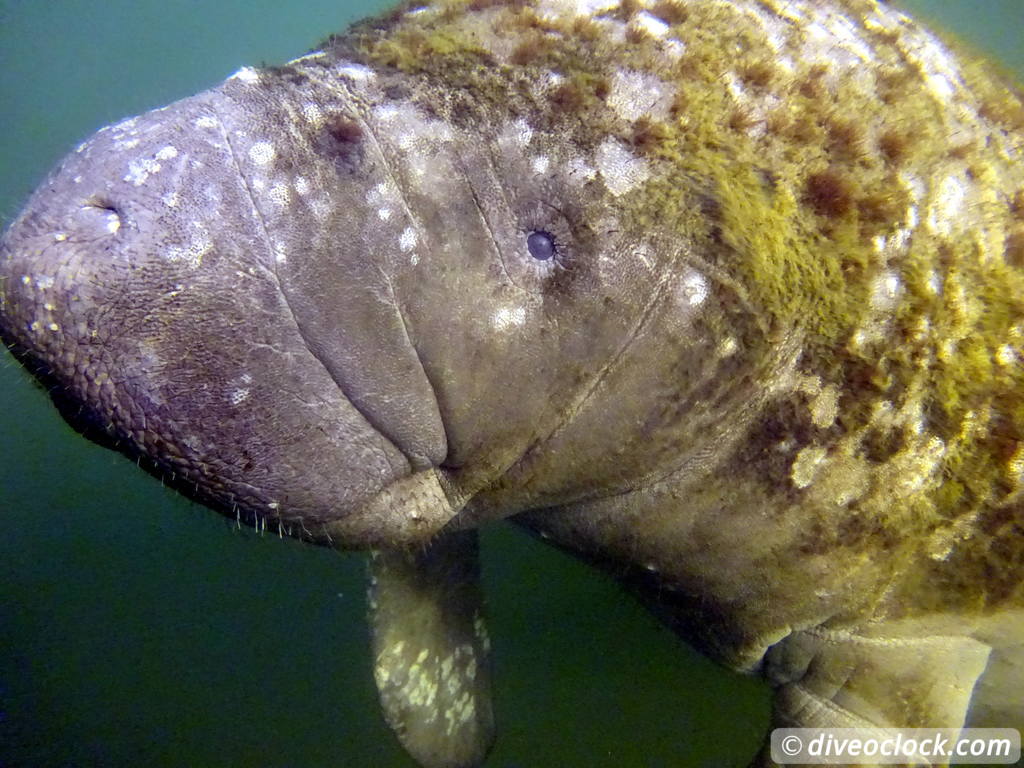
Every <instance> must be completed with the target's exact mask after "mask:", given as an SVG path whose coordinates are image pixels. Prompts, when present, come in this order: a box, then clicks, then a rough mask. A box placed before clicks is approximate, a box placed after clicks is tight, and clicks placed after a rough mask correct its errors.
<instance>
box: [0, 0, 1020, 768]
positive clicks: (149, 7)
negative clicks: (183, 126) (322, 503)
mask: <svg viewBox="0 0 1024 768" xmlns="http://www.w3.org/2000/svg"><path fill="white" fill-rule="evenodd" d="M906 5H908V6H910V7H912V8H914V9H916V10H924V11H926V12H927V13H928V14H929V15H930V16H931V17H932V18H933V19H936V20H937V21H938V22H940V23H943V22H944V23H946V24H947V25H948V26H949V27H950V28H952V29H955V30H956V31H957V32H958V33H959V34H960V35H961V36H963V37H964V38H966V39H968V40H971V41H972V42H973V44H974V45H975V46H976V47H978V48H979V49H984V50H988V51H990V52H992V53H993V54H995V55H998V56H1000V57H1001V58H1002V59H1003V60H1004V61H1005V62H1006V63H1007V64H1009V65H1010V66H1013V67H1015V68H1016V69H1017V71H1018V72H1022V73H1024V53H1022V51H1021V50H1020V47H1019V36H1020V34H1021V33H1020V30H1021V29H1022V28H1024V3H1022V2H1021V0H1003V2H994V1H992V0H988V2H985V3H984V4H979V3H973V2H972V3H968V2H946V3H938V2H931V3H925V2H924V0H916V1H915V2H910V0H908V2H907V3H906ZM379 7H380V4H379V3H378V4H375V3H370V2H364V3H344V2H338V0H301V1H300V2H290V3H277V2H275V3H272V2H241V1H240V0H230V1H227V0H221V1H219V2H216V3H202V2H198V1H194V2H187V1H186V0H159V1H157V0H144V1H143V0H139V1H137V2H127V1H126V0H118V1H115V2H106V3H96V2H84V1H73V0H64V1H60V2H57V1H51V2H29V0H23V1H21V0H8V1H6V2H4V1H3V0H0V122H2V125H3V126H4V144H3V149H2V150H0V217H2V219H3V220H8V219H9V218H10V217H11V216H12V215H13V214H14V213H15V212H16V210H17V208H18V206H19V205H20V203H21V202H22V201H23V200H24V198H25V197H26V196H27V194H28V193H29V192H30V191H31V189H32V188H33V187H34V186H35V185H36V184H37V183H38V182H39V181H40V179H41V177H42V175H43V173H44V172H45V171H46V170H47V169H48V168H49V167H50V166H51V165H52V164H53V163H54V162H55V161H56V160H57V159H58V158H59V157H60V156H61V155H62V154H64V152H66V151H67V150H68V149H69V148H70V147H71V146H73V145H74V144H75V143H76V142H77V141H79V140H81V139H82V138H84V137H85V136H87V135H88V134H89V133H90V132H91V131H93V130H94V129H96V128H98V127H99V126H101V125H103V124H105V123H108V122H111V121H113V120H116V119H118V118H121V117H124V116H126V115H130V114H135V113H137V112H140V111H143V110H145V109H148V108H151V107H154V106H159V105H161V104H164V103H166V102H168V101H171V100H173V99H176V98H179V97H182V96H186V95H190V94H192V93H194V92H195V91H197V90H200V89H202V88H204V87H207V86H210V85H213V84H215V83H216V82H218V81H219V80H221V79H222V78H223V77H224V76H226V75H228V74H230V73H231V72H233V71H234V70H236V69H237V68H238V67H239V66H241V65H242V64H247V63H248V64H252V63H257V64H258V63H261V62H267V63H278V62H282V61H284V60H287V59H288V58H291V57H293V56H295V55H298V54H300V53H302V52H303V51H305V50H306V49H307V48H308V47H309V46H310V45H312V44H313V43H315V42H316V41H317V40H318V39H320V38H321V37H322V36H324V35H325V34H326V33H328V32H331V31H334V30H338V29H340V28H342V27H343V26H344V25H345V24H346V23H347V22H348V21H351V20H353V19H355V18H358V17H360V16H362V15H365V14H367V13H370V12H372V11H374V10H375V9H376V8H379ZM0 403H2V404H3V409H2V411H0V525H2V528H0V766H46V767H49V766H115V767H120V766H351V767H352V768H363V767H367V768H369V767H377V766H382V767H383V766H396V767H400V766H406V767H409V768H411V766H412V763H411V761H410V760H409V759H408V758H406V757H405V755H404V754H403V753H402V751H401V750H400V749H399V748H398V746H397V744H396V742H395V741H394V739H393V737H392V736H391V735H390V733H389V732H388V730H387V729H386V727H385V725H384V723H383V722H382V720H381V719H380V716H379V715H378V711H377V707H376V699H375V693H374V689H373V685H372V679H371V676H370V660H369V652H368V643H367V636H366V629H365V627H364V622H363V616H364V612H365V605H364V599H363V565H362V561H361V559H360V558H359V557H357V556H343V555H339V554H336V553H333V552H328V551H324V550H320V549H315V548H312V547H306V546H303V545H300V544H297V543H294V542H290V541H281V540H278V539H277V538H276V537H273V536H267V537H265V538H260V537H258V536H256V535H254V534H253V533H251V532H248V531H237V530H235V529H234V527H233V526H231V525H228V524H227V523H225V522H224V521H222V520H221V519H220V518H219V517H217V516H215V515H213V514H211V513H209V512H207V511H206V510H204V509H201V508H199V507H196V506H194V505H192V504H190V503H188V502H186V501H185V500H183V499H181V498H179V497H178V496H176V495H175V494H173V493H171V492H169V491H167V490H165V489H162V488H161V487H160V485H159V483H157V482H156V481H155V480H153V479H151V478H150V477H148V476H146V475H144V474H143V473H141V472H139V471H138V470H137V469H136V468H135V467H133V466H132V465H131V464H130V463H129V462H127V461H125V460H124V459H122V458H121V457H119V456H116V455H114V454H113V453H110V452H108V451H105V450H103V449H100V448H98V447H95V446H92V445H90V444H87V443H86V442H85V441H83V440H81V439H80V438H78V437H76V436H75V435H74V434H73V433H71V431H70V430H69V429H68V428H67V427H66V426H65V425H64V424H63V422H62V421H61V420H60V419H59V417H58V416H57V415H56V413H55V412H54V411H53V409H52V408H51V407H50V406H49V404H48V402H47V399H46V397H45V395H44V393H42V392H41V391H40V390H39V389H38V388H36V387H34V386H33V385H32V384H30V382H29V381H28V379H27V378H26V377H25V376H24V375H22V373H21V371H20V370H18V369H17V367H16V366H15V365H14V364H13V362H11V361H10V360H9V359H7V358H3V359H2V360H0ZM484 559H485V574H484V576H485V582H486V589H487V591H488V594H489V609H490V625H491V634H492V637H493V639H494V645H495V663H496V691H495V694H496V706H497V716H498V719H499V737H498V742H497V745H496V747H495V750H494V753H493V756H492V758H491V759H490V761H489V762H488V766H489V767H490V768H497V767H499V766H500V767H501V768H512V767H513V766H515V767H516V768H549V767H550V768H555V766H558V767H560V768H573V767H574V766H587V768H613V767H614V768H622V767H623V766H625V767H633V766H636V767H641V766H642V767H643V768H660V767H662V766H664V767H666V768H667V767H669V766H733V765H744V764H745V763H746V761H747V760H748V759H749V758H750V756H751V755H752V754H753V752H754V751H755V750H756V748H757V746H758V743H759V741H760V738H761V734H762V733H763V731H764V729H765V728H766V726H767V717H768V700H767V690H766V688H765V687H764V686H762V685H761V684H760V683H758V682H756V681H753V680H749V679H745V678H740V677H738V676H736V675H733V674H730V673H727V672H725V671H723V670H720V669H718V668H716V667H715V666H714V665H712V664H710V663H709V662H707V661H705V660H703V659H702V658H701V657H699V656H697V655H696V654H694V653H693V652H692V651H690V650H688V649H687V648H686V647H685V646H683V645H682V644H681V643H680V642H679V641H678V640H677V639H675V637H673V636H672V635H671V634H669V633H668V632H667V631H665V630H663V629H662V628H661V627H660V626H659V625H658V624H657V623H656V622H655V621H654V620H653V619H652V618H650V617H649V616H648V615H647V614H646V613H645V612H644V611H643V610H642V609H640V608H639V607H638V606H637V605H636V604H634V603H633V602H632V601H631V600H630V599H628V598H627V597H625V596H623V594H622V593H621V592H620V591H619V590H618V589H617V587H616V586H615V585H614V584H612V583H610V582H609V581H608V580H607V579H605V578H603V577H601V576H599V575H598V574H596V573H594V572H592V571H590V570H589V569H587V568H585V567H583V566H581V565H579V564H577V563H576V562H574V561H572V560H571V559H569V558H567V557H565V556H563V555H561V554H558V553H556V552H554V551H552V550H550V549H548V548H546V547H543V546H541V545H540V544H538V543H536V542H534V541H532V540H529V539H526V538H525V537H523V536H522V535H520V534H518V533H517V532H515V531H513V530H510V529H508V528H504V527H499V528H495V529H493V530H488V531H486V532H485V534H484Z"/></svg>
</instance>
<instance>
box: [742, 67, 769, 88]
mask: <svg viewBox="0 0 1024 768" xmlns="http://www.w3.org/2000/svg"><path fill="white" fill-rule="evenodd" d="M739 75H740V79H741V80H742V81H743V82H744V83H746V84H747V85H751V86H753V87H755V88H767V87H768V86H769V85H770V84H771V82H772V78H773V77H775V67H774V66H772V64H771V62H767V61H755V62H753V63H751V64H747V65H746V66H745V67H743V68H741V69H740V71H739Z"/></svg>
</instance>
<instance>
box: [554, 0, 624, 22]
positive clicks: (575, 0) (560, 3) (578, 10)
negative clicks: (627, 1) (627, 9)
mask: <svg viewBox="0 0 1024 768" xmlns="http://www.w3.org/2000/svg"><path fill="white" fill-rule="evenodd" d="M618 7H619V0H541V2H540V3H538V4H537V13H538V14H539V15H540V16H541V18H544V17H547V18H552V19H561V18H565V17H568V18H572V17H574V16H594V15H595V14H597V13H600V12H601V11H610V10H612V9H613V8H618Z"/></svg>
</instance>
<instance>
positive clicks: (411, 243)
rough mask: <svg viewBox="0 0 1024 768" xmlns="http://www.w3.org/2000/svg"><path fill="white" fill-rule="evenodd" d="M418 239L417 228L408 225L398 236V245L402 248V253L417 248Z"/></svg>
mask: <svg viewBox="0 0 1024 768" xmlns="http://www.w3.org/2000/svg"><path fill="white" fill-rule="evenodd" d="M416 239H417V238H416V230H414V229H413V228H412V227H406V228H405V229H404V230H403V231H402V234H401V236H400V237H399V238H398V247H399V248H401V249H402V253H408V252H409V251H411V250H412V249H413V248H415V247H416Z"/></svg>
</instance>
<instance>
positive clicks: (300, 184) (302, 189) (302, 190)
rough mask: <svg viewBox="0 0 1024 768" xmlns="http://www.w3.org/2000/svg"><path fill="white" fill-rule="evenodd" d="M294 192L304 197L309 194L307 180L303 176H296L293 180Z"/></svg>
mask: <svg viewBox="0 0 1024 768" xmlns="http://www.w3.org/2000/svg"><path fill="white" fill-rule="evenodd" d="M295 191H296V192H298V193H299V194H300V195H302V196H303V197H305V196H306V195H308V194H309V180H308V179H306V177H304V176H297V177H296V178H295Z"/></svg>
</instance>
